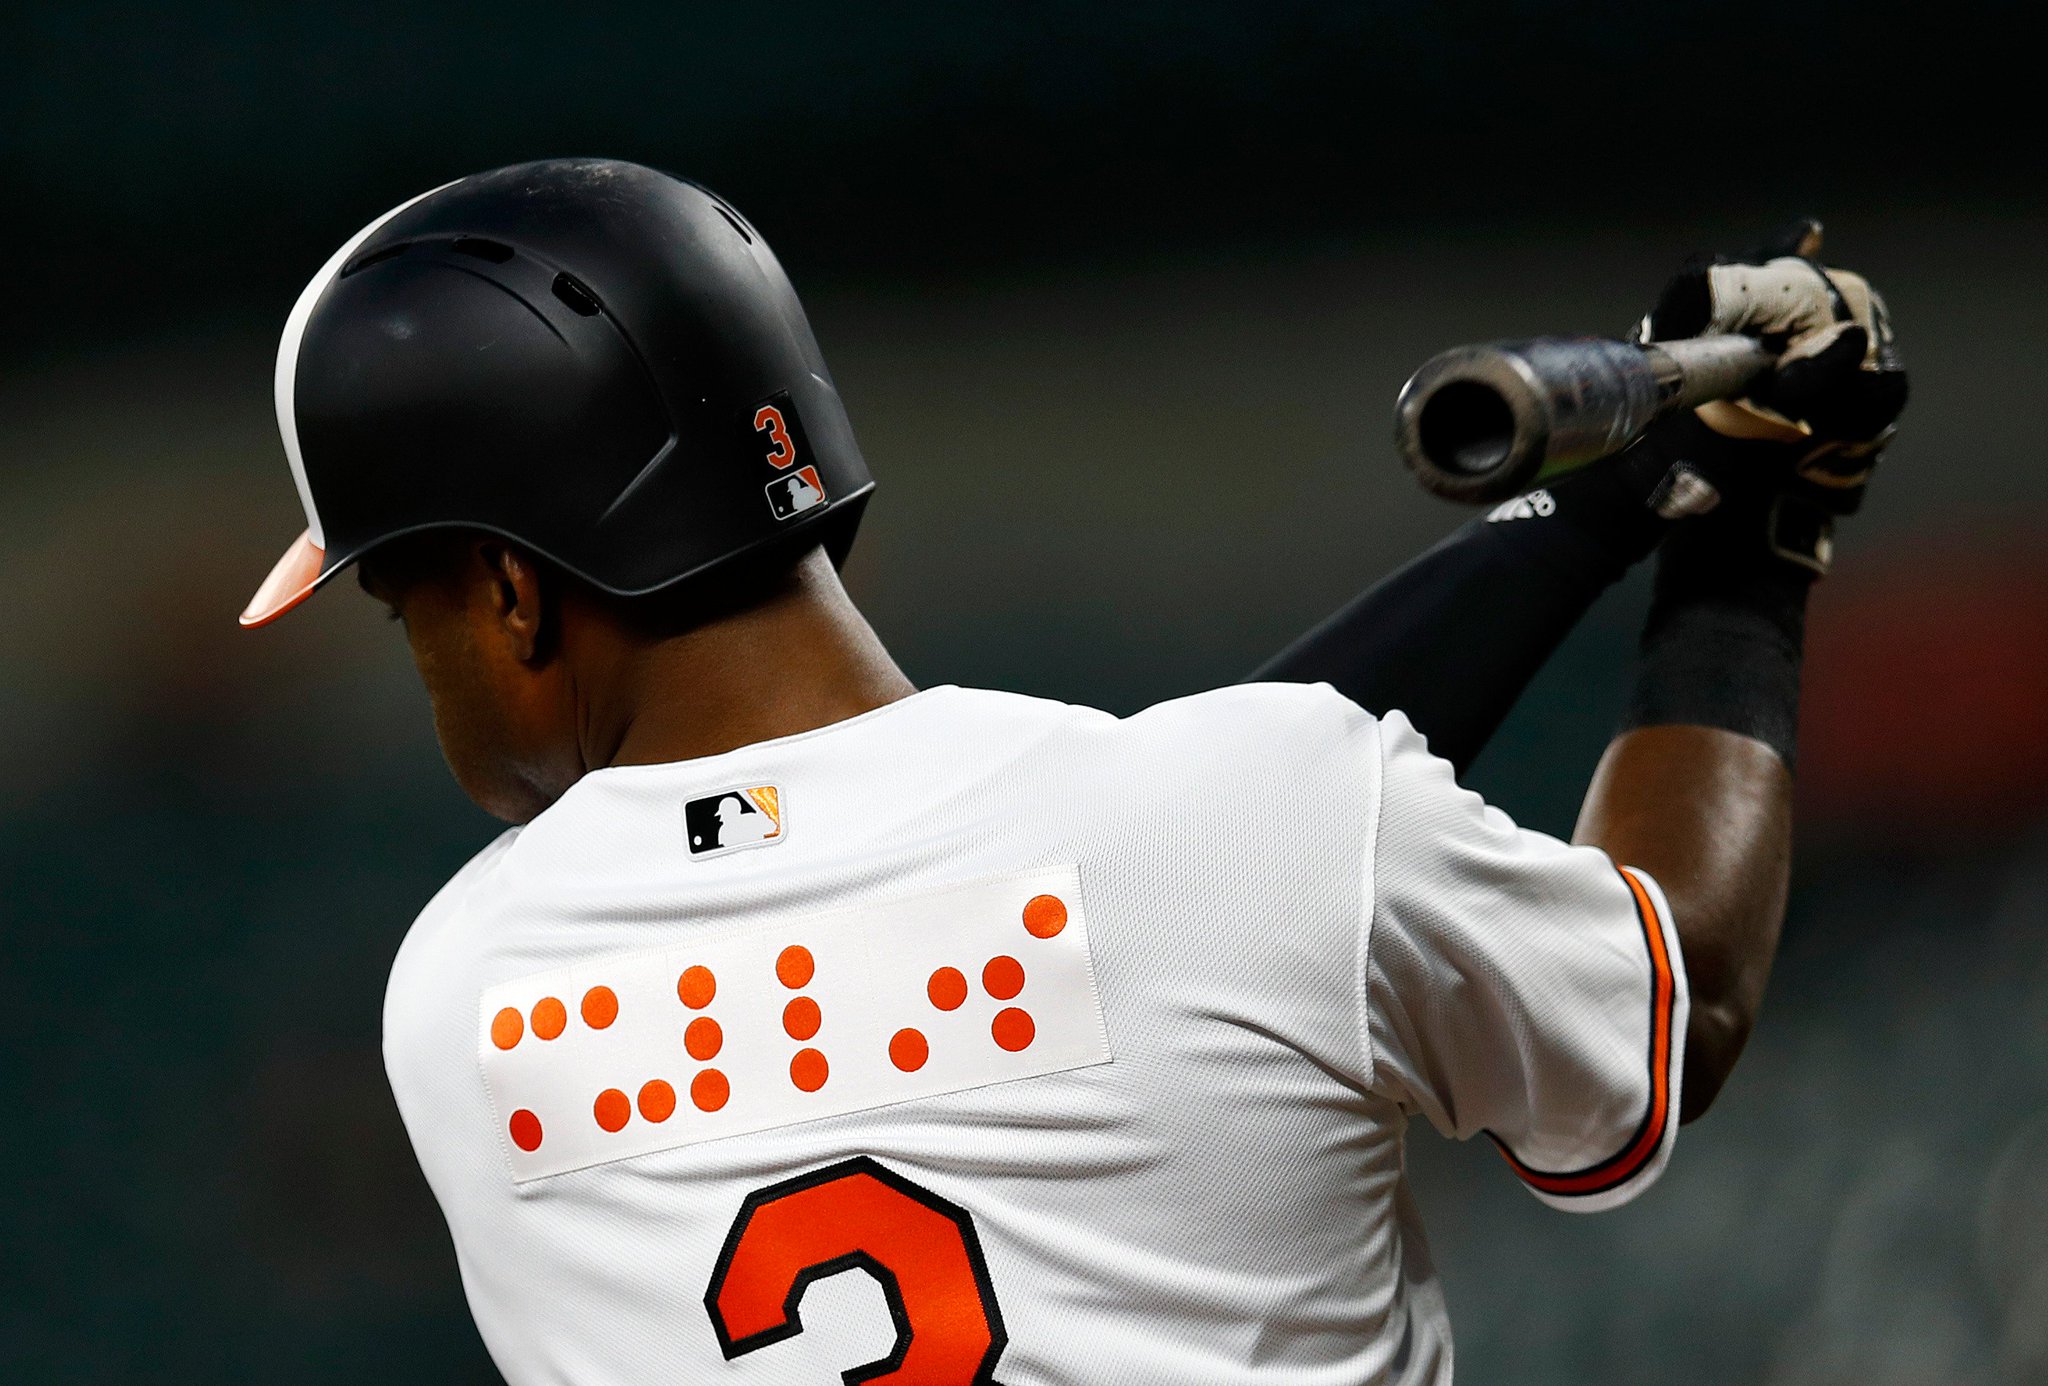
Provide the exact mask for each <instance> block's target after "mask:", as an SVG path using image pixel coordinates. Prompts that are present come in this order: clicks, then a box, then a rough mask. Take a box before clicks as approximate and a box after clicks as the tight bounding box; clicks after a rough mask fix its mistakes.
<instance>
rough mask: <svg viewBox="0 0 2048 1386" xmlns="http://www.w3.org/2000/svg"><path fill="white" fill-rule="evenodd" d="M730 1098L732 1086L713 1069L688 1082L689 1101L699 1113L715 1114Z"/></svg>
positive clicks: (708, 1069) (721, 1074)
mask: <svg viewBox="0 0 2048 1386" xmlns="http://www.w3.org/2000/svg"><path fill="white" fill-rule="evenodd" d="M731 1096H732V1084H730V1083H728V1082H726V1081H725V1075H724V1074H723V1073H720V1072H719V1071H718V1070H717V1069H715V1068H707V1069H705V1070H704V1071H703V1072H702V1073H700V1074H698V1075H697V1076H696V1077H695V1078H692V1079H691V1080H690V1100H691V1101H692V1102H694V1103H696V1104H697V1110H698V1111H700V1112H715V1111H717V1110H718V1109H719V1108H720V1107H723V1106H724V1105H725V1100H726V1099H727V1098H728V1097H731Z"/></svg>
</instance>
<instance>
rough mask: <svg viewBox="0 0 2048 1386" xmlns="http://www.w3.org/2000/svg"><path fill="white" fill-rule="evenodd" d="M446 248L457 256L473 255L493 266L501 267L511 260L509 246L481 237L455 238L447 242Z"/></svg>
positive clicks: (510, 248)
mask: <svg viewBox="0 0 2048 1386" xmlns="http://www.w3.org/2000/svg"><path fill="white" fill-rule="evenodd" d="M448 248H449V249H450V250H452V251H454V252H455V253H456V254H458V255H474V256H476V258H477V259H479V260H489V261H490V262H491V263H492V264H494V265H502V264H504V263H505V262H506V261H507V260H509V259H511V258H512V247H511V246H509V245H506V244H505V243H504V242H503V241H490V240H485V239H484V238H483V237H482V236H457V237H456V238H455V239H454V240H453V241H451V242H449V245H448Z"/></svg>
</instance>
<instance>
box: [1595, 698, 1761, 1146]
mask: <svg viewBox="0 0 2048 1386" xmlns="http://www.w3.org/2000/svg"><path fill="white" fill-rule="evenodd" d="M1791 822H1792V775H1791V772H1790V771H1789V770H1788V769H1787V768H1786V765H1785V762H1784V760H1783V758H1782V757H1781V756H1780V755H1779V754H1778V752H1777V751H1775V750H1773V749H1772V748H1771V747H1770V746H1768V745H1766V744H1765V743H1764V742H1762V741H1760V740H1758V739H1756V738H1755V737H1752V736H1746V735H1743V734H1742V733H1739V732H1733V731H1728V730H1725V729H1723V728H1720V727H1704V726H1680V725H1663V726H1647V727H1638V728H1636V729H1634V730H1632V731H1626V732H1623V733H1622V734H1621V735H1620V736H1618V737H1616V738H1615V739H1614V742H1613V744H1612V745H1610V746H1609V747H1608V748H1607V754H1606V755H1605V756H1604V757H1602V758H1601V761H1600V767H1599V769H1598V770H1597V771H1595V772H1594V775H1593V784H1592V787H1591V788H1590V789H1589V790H1588V791H1587V794H1586V801H1585V807H1584V809H1583V810H1582V811H1581V813H1580V815H1579V825H1578V829H1577V831H1576V833H1575V834H1574V839H1575V840H1576V841H1579V842H1584V843H1589V844H1591V845H1593V846H1596V847H1599V848H1601V849H1602V850H1603V851H1605V852H1606V853H1607V854H1608V855H1609V856H1610V857H1612V858H1613V859H1614V860H1615V861H1617V862H1622V863H1626V864H1627V865H1630V866H1636V867H1640V868H1642V869H1643V870H1644V871H1647V872H1649V873H1650V875H1652V876H1653V877H1655V878H1656V880H1657V883H1658V884H1659V885H1660V886H1662V887H1663V889H1664V895H1665V898H1666V900H1667V901H1668V902H1669V903H1670V906H1671V914H1672V922H1673V924H1674V926H1675V927H1676V929H1677V931H1678V936H1679V946H1680V949H1681V950H1682V952H1683V953H1684V955H1685V968H1686V974H1687V980H1688V982H1689V984H1690V987H1691V991H1692V1012H1691V1020H1690V1022H1689V1024H1688V1025H1687V1028H1686V1038H1685V1086H1684V1091H1683V1093H1682V1094H1681V1100H1680V1119H1681V1120H1685V1121H1690V1120H1692V1119H1693V1118H1695V1117H1697V1116H1699V1115H1700V1113H1702V1112H1704V1111H1705V1110H1706V1109H1707V1107H1708V1105H1709V1104H1710V1103H1711V1102H1712V1101H1713V1100H1714V1096H1715V1094H1716V1093H1718V1092H1719V1091H1720V1089H1721V1085H1722V1083H1723V1082H1725V1081H1726V1080H1727V1078H1728V1074H1729V1072H1730V1071H1731V1070H1732V1069H1733V1068H1734V1066H1735V1061H1736V1059H1737V1058H1738V1057H1739V1056H1740V1055H1741V1053H1742V1047H1743V1045H1744V1044H1745V1043H1746V1042H1747V1041H1748V1039H1749V1033H1750V1030H1751V1029H1752V1028H1753V1027H1754V1025H1755V1023H1756V1017H1757V1012H1758V1009H1759V1007H1760V1006H1761V1005H1762V1002H1763V993H1764V985H1765V983H1766V982H1767V981H1768V980H1769V979H1770V972H1771V962H1772V959H1773V958H1774V957H1775V955H1776V953H1777V948H1778V932H1779V928H1780V925H1781V923H1782V921H1783V919H1784V914H1785V895H1786V888H1787V882H1788V879H1789V876H1790V871H1791V859H1792V852H1791Z"/></svg>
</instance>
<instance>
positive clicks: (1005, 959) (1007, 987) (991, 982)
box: [981, 955, 1024, 1001]
mask: <svg viewBox="0 0 2048 1386" xmlns="http://www.w3.org/2000/svg"><path fill="white" fill-rule="evenodd" d="M981 985H982V986H983V988H984V989H986V990H987V992H988V994H989V995H990V996H993V997H995V999H996V1000H998V1001H1007V1000H1009V999H1010V998H1011V997H1013V996H1015V995H1016V994H1017V993H1018V992H1020V991H1022V990H1024V964H1022V963H1020V962H1018V961H1017V960H1016V959H1015V958H1012V957H1009V956H1007V955H1005V956H1002V957H996V958H990V959H989V960H988V966H987V967H984V968H983V969H982V970H981Z"/></svg>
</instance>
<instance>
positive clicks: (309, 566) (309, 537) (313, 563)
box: [241, 530, 345, 630]
mask: <svg viewBox="0 0 2048 1386" xmlns="http://www.w3.org/2000/svg"><path fill="white" fill-rule="evenodd" d="M343 566H345V565H344V564H341V563H336V564H334V565H332V566H331V567H330V566H329V564H328V562H327V551H326V550H325V549H323V548H321V547H320V546H319V545H318V544H316V543H314V542H313V532H312V531H311V530H307V531H305V532H304V533H302V534H300V535H299V537H298V538H296V539H294V540H292V542H291V547H290V548H288V549H286V550H285V551H284V555H283V557H281V558H279V559H278V560H277V563H276V564H275V565H274V566H273V567H272V568H271V570H270V576H269V577H266V578H264V579H263V585H262V586H260V587H258V588H257V589H256V595H255V596H253V597H251V598H249V605H248V606H247V607H245V608H243V611H242V616H241V620H242V626H243V628H244V629H247V630H254V629H255V628H256V627H257V626H267V625H269V624H270V623H271V622H272V621H275V620H276V619H277V618H278V617H280V616H282V615H284V614H285V612H287V611H290V610H291V609H292V608H293V607H295V606H297V605H298V604H299V603H300V602H302V601H304V600H306V598H308V597H310V596H312V595H313V593H314V591H315V590H316V589H318V588H319V586H320V584H321V583H322V582H325V581H326V580H327V579H328V578H329V577H330V576H332V575H333V573H334V572H335V571H337V570H338V569H340V568H342V567H343Z"/></svg>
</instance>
